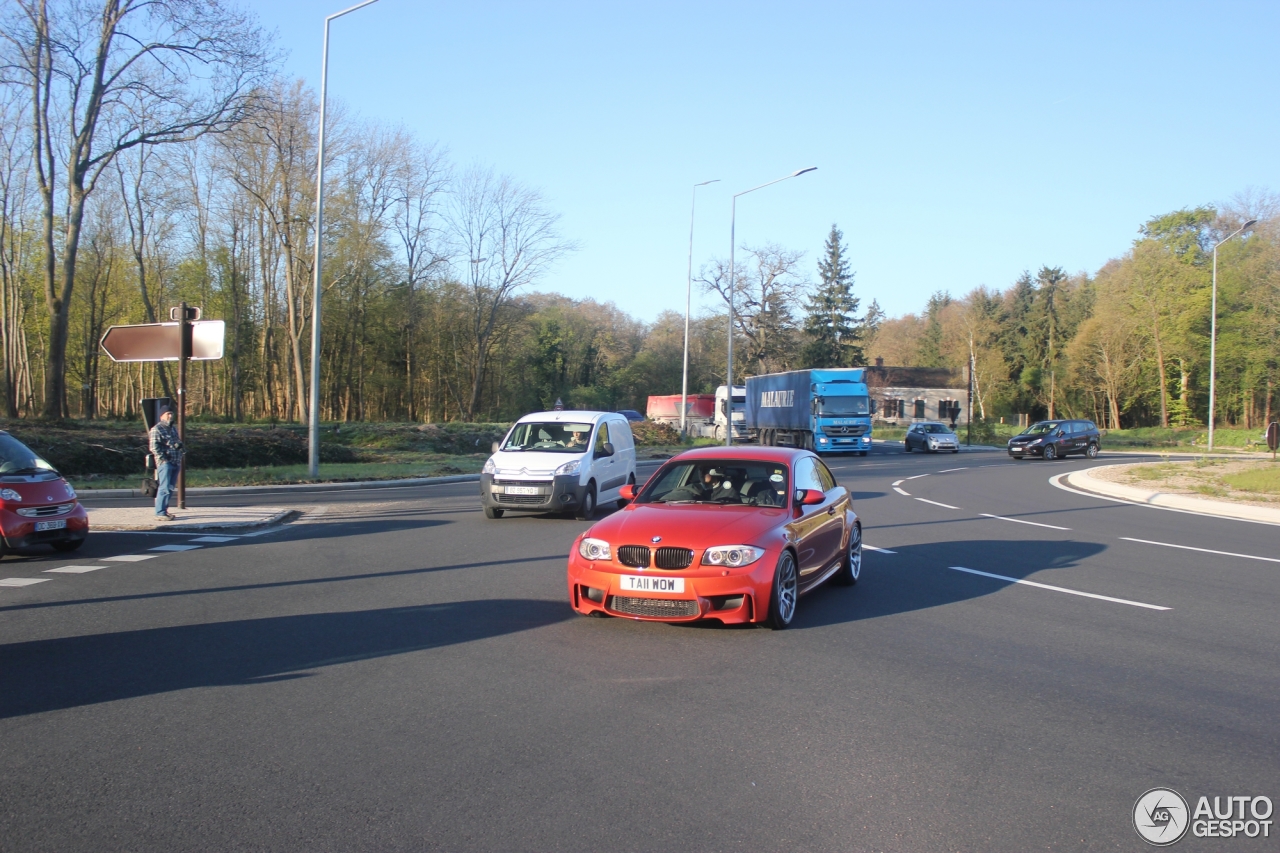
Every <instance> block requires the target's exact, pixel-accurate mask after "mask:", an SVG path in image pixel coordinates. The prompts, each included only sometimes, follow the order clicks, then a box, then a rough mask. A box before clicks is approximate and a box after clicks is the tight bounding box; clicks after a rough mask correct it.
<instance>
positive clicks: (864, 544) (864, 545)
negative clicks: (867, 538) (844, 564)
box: [862, 542, 898, 554]
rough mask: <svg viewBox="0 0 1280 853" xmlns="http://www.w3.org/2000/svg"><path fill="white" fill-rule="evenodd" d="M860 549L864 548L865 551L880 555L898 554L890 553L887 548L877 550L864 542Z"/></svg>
mask: <svg viewBox="0 0 1280 853" xmlns="http://www.w3.org/2000/svg"><path fill="white" fill-rule="evenodd" d="M862 547H863V548H865V549H866V550H868V551H876V552H878V553H881V554H896V553H898V552H897V551H890V550H889V549H888V548H877V547H876V546H874V545H868V544H867V543H865V542H864V543H862Z"/></svg>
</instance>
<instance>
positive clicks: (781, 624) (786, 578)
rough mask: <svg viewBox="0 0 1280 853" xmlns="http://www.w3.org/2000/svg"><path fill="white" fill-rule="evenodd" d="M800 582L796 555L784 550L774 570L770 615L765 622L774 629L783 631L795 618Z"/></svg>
mask: <svg viewBox="0 0 1280 853" xmlns="http://www.w3.org/2000/svg"><path fill="white" fill-rule="evenodd" d="M799 582H800V579H799V576H798V575H797V573H796V558H795V555H794V554H792V553H791V552H790V551H783V552H782V556H781V557H779V558H778V567H777V568H776V569H774V570H773V594H772V595H770V596H769V617H768V621H767V622H766V623H765V624H767V625H768V626H769V627H770V628H772V629H773V630H775V631H781V630H782V629H783V628H785V627H787V626H788V625H790V624H791V620H792V619H794V618H795V615H796V598H797V597H798V595H799Z"/></svg>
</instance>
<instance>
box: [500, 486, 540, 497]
mask: <svg viewBox="0 0 1280 853" xmlns="http://www.w3.org/2000/svg"><path fill="white" fill-rule="evenodd" d="M507 494H509V495H536V494H538V487H537V486H507Z"/></svg>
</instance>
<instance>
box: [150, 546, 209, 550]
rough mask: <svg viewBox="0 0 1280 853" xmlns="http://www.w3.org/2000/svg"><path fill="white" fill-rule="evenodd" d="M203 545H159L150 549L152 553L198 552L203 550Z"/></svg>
mask: <svg viewBox="0 0 1280 853" xmlns="http://www.w3.org/2000/svg"><path fill="white" fill-rule="evenodd" d="M203 547H204V546H203V545H157V546H156V547H154V548H149V549H147V550H150V551H196V550H198V549H200V548H203Z"/></svg>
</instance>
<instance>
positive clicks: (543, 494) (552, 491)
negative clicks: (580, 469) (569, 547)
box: [480, 474, 587, 512]
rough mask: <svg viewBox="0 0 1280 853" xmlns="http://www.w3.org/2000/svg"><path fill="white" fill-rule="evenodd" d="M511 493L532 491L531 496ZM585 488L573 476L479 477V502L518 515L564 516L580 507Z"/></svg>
mask: <svg viewBox="0 0 1280 853" xmlns="http://www.w3.org/2000/svg"><path fill="white" fill-rule="evenodd" d="M511 489H518V490H522V491H523V490H528V489H533V490H534V492H535V493H534V494H531V495H526V494H515V493H513V492H512V491H511ZM586 494H587V487H586V486H583V485H580V484H579V483H578V475H577V474H564V475H561V476H558V477H552V478H550V479H547V478H545V477H544V478H542V479H539V480H516V479H513V478H511V477H501V476H495V475H493V474H481V475H480V502H481V504H483V505H484V506H486V507H493V508H495V509H502V510H518V511H520V512H567V511H569V510H574V509H577V508H578V507H580V506H582V501H583V498H584V497H585V496H586Z"/></svg>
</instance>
